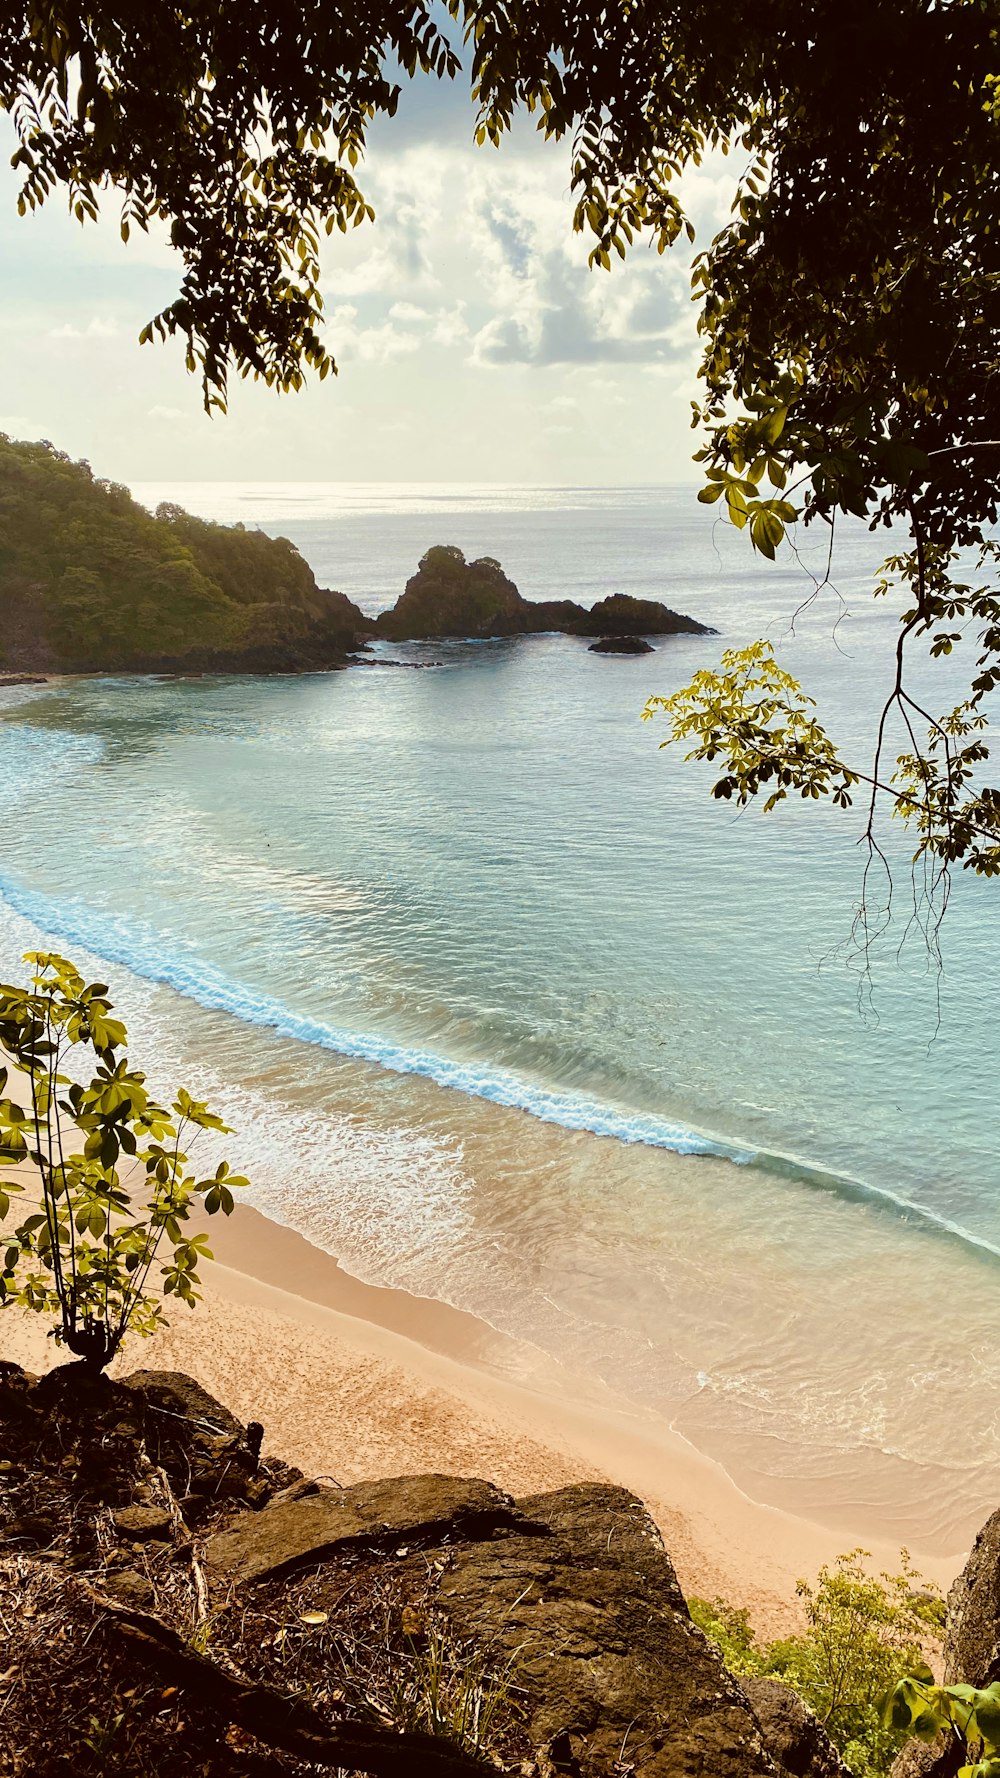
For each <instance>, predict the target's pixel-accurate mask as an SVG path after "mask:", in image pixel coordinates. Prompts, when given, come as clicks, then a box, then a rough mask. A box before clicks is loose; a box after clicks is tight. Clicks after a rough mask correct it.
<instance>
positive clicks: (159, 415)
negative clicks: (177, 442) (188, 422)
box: [149, 402, 187, 420]
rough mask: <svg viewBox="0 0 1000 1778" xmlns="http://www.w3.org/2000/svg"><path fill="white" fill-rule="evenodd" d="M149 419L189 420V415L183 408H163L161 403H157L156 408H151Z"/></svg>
mask: <svg viewBox="0 0 1000 1778" xmlns="http://www.w3.org/2000/svg"><path fill="white" fill-rule="evenodd" d="M149 417H150V419H151V420H185V419H187V415H186V414H185V412H184V409H183V408H181V407H162V406H161V405H160V403H159V402H157V404H156V406H155V407H151V408H150V410H149Z"/></svg>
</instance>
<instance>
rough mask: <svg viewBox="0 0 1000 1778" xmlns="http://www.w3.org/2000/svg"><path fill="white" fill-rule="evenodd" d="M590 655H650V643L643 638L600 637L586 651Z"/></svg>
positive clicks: (651, 646)
mask: <svg viewBox="0 0 1000 1778" xmlns="http://www.w3.org/2000/svg"><path fill="white" fill-rule="evenodd" d="M588 652H589V653H590V654H652V653H653V652H654V650H653V645H652V643H651V642H647V641H646V639H645V637H643V636H602V637H601V640H600V641H599V642H592V643H591V644H590V648H589V650H588Z"/></svg>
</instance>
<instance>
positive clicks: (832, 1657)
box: [689, 1550, 944, 1778]
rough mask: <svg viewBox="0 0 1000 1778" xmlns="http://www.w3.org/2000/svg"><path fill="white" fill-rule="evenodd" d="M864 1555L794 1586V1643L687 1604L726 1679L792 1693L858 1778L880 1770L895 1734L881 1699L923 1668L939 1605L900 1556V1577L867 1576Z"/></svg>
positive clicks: (873, 1777)
mask: <svg viewBox="0 0 1000 1778" xmlns="http://www.w3.org/2000/svg"><path fill="white" fill-rule="evenodd" d="M867 1554H868V1552H867V1551H866V1550H851V1551H850V1553H849V1554H847V1555H843V1556H839V1557H838V1558H837V1561H836V1563H835V1565H834V1566H833V1567H823V1568H821V1569H820V1572H819V1576H818V1578H817V1580H816V1583H815V1585H814V1586H813V1585H810V1584H809V1582H807V1581H799V1583H798V1586H797V1588H796V1591H797V1593H798V1595H799V1597H800V1598H801V1599H802V1600H803V1602H804V1605H805V1616H806V1623H807V1628H806V1630H805V1632H804V1634H802V1635H800V1636H787V1637H784V1638H782V1639H781V1640H780V1641H777V1642H770V1643H760V1642H759V1641H758V1640H757V1637H756V1635H755V1633H754V1631H753V1629H752V1627H751V1625H750V1621H749V1616H748V1614H747V1612H745V1611H742V1610H738V1609H736V1608H735V1607H733V1606H731V1605H727V1604H726V1603H725V1602H724V1601H722V1600H719V1599H716V1600H713V1601H712V1602H709V1601H707V1600H705V1599H692V1600H690V1601H689V1605H690V1610H691V1616H692V1618H693V1619H694V1621H695V1623H696V1624H698V1626H699V1627H700V1628H701V1629H702V1630H704V1632H705V1634H706V1635H707V1636H710V1637H711V1638H712V1640H713V1641H714V1642H716V1643H717V1644H718V1646H719V1648H720V1649H721V1651H722V1655H723V1659H724V1660H725V1662H726V1665H727V1666H728V1667H729V1668H730V1669H731V1671H732V1672H733V1673H736V1674H737V1675H739V1674H748V1675H749V1674H755V1675H761V1676H765V1677H767V1678H770V1679H780V1680H783V1681H784V1683H785V1684H786V1685H790V1686H791V1687H792V1688H793V1689H794V1690H795V1691H797V1692H798V1693H799V1694H800V1696H801V1697H802V1698H804V1699H805V1701H806V1703H807V1704H808V1705H809V1706H810V1708H811V1709H812V1710H814V1711H815V1712H816V1715H817V1716H818V1717H819V1720H820V1722H821V1723H822V1724H823V1726H824V1728H825V1729H826V1731H827V1733H828V1735H829V1736H830V1739H831V1740H832V1741H833V1743H834V1745H835V1746H836V1747H837V1748H838V1750H839V1751H840V1754H841V1756H842V1757H843V1759H844V1762H845V1764H846V1765H848V1766H849V1767H850V1768H851V1771H852V1772H855V1773H857V1774H858V1778H877V1775H878V1774H881V1773H883V1772H886V1771H888V1769H889V1767H890V1766H891V1764H892V1762H893V1759H894V1758H895V1756H896V1753H897V1752H898V1750H899V1748H900V1746H901V1745H902V1742H903V1740H904V1739H905V1734H904V1732H903V1731H902V1730H901V1729H900V1728H899V1727H898V1726H895V1725H894V1724H893V1723H892V1722H891V1721H888V1722H887V1721H885V1720H884V1718H883V1712H882V1700H883V1699H884V1697H885V1695H886V1693H887V1692H890V1691H891V1690H892V1688H893V1687H894V1686H895V1685H896V1684H897V1683H898V1681H899V1680H900V1679H902V1678H903V1676H904V1675H905V1674H907V1673H909V1672H911V1671H912V1670H913V1669H914V1668H915V1667H916V1668H921V1669H922V1668H924V1667H925V1657H924V1651H925V1648H926V1645H927V1643H928V1642H929V1641H931V1640H934V1641H936V1640H939V1639H940V1635H941V1626H942V1623H943V1617H944V1602H943V1600H941V1599H940V1598H939V1597H938V1595H937V1591H936V1589H934V1588H932V1587H928V1586H927V1585H926V1584H925V1583H924V1582H923V1581H922V1580H921V1578H920V1576H919V1575H917V1574H916V1573H915V1571H914V1570H913V1569H912V1568H911V1566H910V1561H909V1557H908V1555H907V1553H906V1551H905V1550H904V1551H902V1553H901V1569H902V1572H901V1573H899V1574H881V1575H879V1576H877V1577H876V1576H874V1575H871V1574H869V1573H868V1571H867V1570H866V1569H865V1567H864V1566H863V1558H864V1557H865V1556H866V1555H867Z"/></svg>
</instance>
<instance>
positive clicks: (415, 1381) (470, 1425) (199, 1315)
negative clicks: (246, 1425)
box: [0, 1205, 963, 1634]
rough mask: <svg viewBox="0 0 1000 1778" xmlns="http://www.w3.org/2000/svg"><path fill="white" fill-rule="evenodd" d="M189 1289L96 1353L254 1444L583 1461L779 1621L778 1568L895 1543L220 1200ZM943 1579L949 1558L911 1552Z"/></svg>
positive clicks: (696, 1576) (685, 1571)
mask: <svg viewBox="0 0 1000 1778" xmlns="http://www.w3.org/2000/svg"><path fill="white" fill-rule="evenodd" d="M211 1233H212V1238H213V1245H214V1249H215V1252H216V1256H217V1263H215V1264H213V1265H208V1266H206V1267H205V1268H204V1272H205V1277H204V1301H203V1303H202V1304H201V1305H200V1306H199V1308H198V1309H197V1310H196V1311H195V1312H189V1311H187V1310H184V1309H182V1308H180V1307H178V1308H176V1309H174V1310H173V1311H172V1324H171V1326H170V1327H169V1328H167V1329H164V1330H163V1331H161V1332H160V1333H159V1334H157V1335H156V1336H155V1338H153V1339H152V1340H150V1341H142V1340H133V1341H132V1342H131V1343H130V1344H129V1346H128V1347H127V1348H126V1350H125V1352H124V1354H123V1355H122V1357H121V1359H120V1360H119V1361H118V1364H117V1366H116V1370H117V1371H118V1372H119V1373H120V1374H127V1373H128V1372H129V1371H131V1370H135V1369H139V1368H151V1367H157V1368H162V1369H177V1370H183V1371H186V1372H188V1373H189V1374H191V1375H193V1376H195V1377H197V1378H198V1380H199V1381H200V1382H201V1383H203V1384H204V1385H205V1387H206V1388H208V1389H209V1390H211V1391H212V1393H213V1394H214V1395H216V1396H217V1397H218V1398H219V1399H220V1400H222V1401H224V1402H225V1403H226V1404H227V1405H228V1406H229V1407H230V1408H232V1409H233V1411H234V1412H235V1413H237V1414H238V1415H240V1416H241V1417H242V1418H244V1419H258V1420H261V1421H262V1422H263V1423H264V1426H265V1429H266V1437H265V1449H268V1450H271V1451H273V1452H275V1453H276V1454H280V1455H281V1456H282V1457H284V1458H285V1459H287V1460H288V1461H290V1462H293V1463H295V1464H297V1465H299V1466H300V1467H301V1468H302V1469H303V1470H305V1471H306V1472H308V1473H309V1474H311V1475H317V1476H323V1475H326V1476H331V1477H333V1478H335V1479H336V1480H337V1481H339V1482H342V1483H345V1484H347V1483H351V1482H355V1481H360V1480H362V1479H364V1478H366V1477H371V1476H376V1475H392V1474H413V1473H415V1472H418V1471H424V1470H433V1471H438V1472H442V1473H450V1474H454V1475H482V1476H486V1477H488V1478H489V1479H491V1480H493V1481H495V1482H497V1483H498V1484H499V1485H500V1486H502V1487H504V1488H507V1489H509V1490H510V1491H511V1492H512V1493H515V1494H523V1493H527V1492H532V1491H537V1490H541V1489H546V1488H557V1487H561V1486H563V1485H565V1484H566V1483H568V1482H572V1481H579V1480H584V1479H587V1478H593V1477H602V1478H607V1479H611V1480H613V1481H615V1482H619V1483H621V1484H623V1485H625V1486H627V1487H630V1488H632V1489H634V1490H635V1492H636V1493H638V1494H639V1495H641V1497H642V1498H643V1499H644V1500H645V1501H646V1503H647V1505H648V1507H649V1509H650V1511H651V1513H652V1515H653V1517H654V1518H655V1520H656V1522H657V1524H658V1525H659V1527H660V1530H661V1532H662V1534H663V1537H664V1540H665V1543H666V1546H667V1549H668V1550H669V1552H670V1554H671V1556H672V1558H673V1560H674V1563H675V1566H676V1568H677V1572H678V1575H679V1577H680V1581H681V1584H682V1586H683V1587H684V1589H685V1591H686V1592H688V1593H689V1594H690V1593H698V1594H701V1595H707V1596H709V1597H712V1596H715V1595H719V1596H722V1597H724V1598H726V1599H728V1600H730V1601H732V1602H733V1603H736V1604H740V1605H745V1606H747V1607H749V1608H750V1610H751V1612H752V1615H753V1618H754V1621H755V1622H756V1623H757V1625H758V1627H759V1628H760V1629H761V1630H762V1631H763V1632H765V1633H771V1634H774V1633H780V1632H782V1631H783V1630H785V1629H787V1628H789V1627H791V1626H792V1624H793V1623H795V1622H797V1605H796V1601H795V1582H796V1579H797V1578H798V1577H800V1576H809V1577H811V1576H814V1575H815V1573H816V1571H817V1569H818V1568H819V1566H820V1565H821V1564H822V1563H823V1562H828V1561H831V1560H832V1559H833V1558H835V1557H836V1555H837V1554H838V1553H840V1552H841V1551H843V1550H846V1549H849V1548H851V1547H852V1546H853V1545H855V1544H863V1545H864V1547H865V1548H866V1549H868V1550H870V1551H871V1555H872V1562H873V1565H874V1566H876V1567H879V1568H882V1567H887V1568H892V1569H895V1567H896V1566H897V1559H898V1553H899V1552H898V1546H896V1545H893V1544H889V1543H887V1542H886V1541H885V1540H884V1539H874V1538H872V1537H871V1536H869V1535H868V1534H867V1532H866V1528H865V1526H864V1525H859V1526H858V1527H857V1534H856V1536H854V1537H851V1536H845V1534H844V1531H843V1529H842V1528H840V1527H838V1528H837V1529H832V1528H830V1527H827V1526H824V1525H823V1524H821V1523H817V1522H813V1521H810V1520H808V1519H806V1518H799V1517H796V1516H795V1515H794V1514H792V1513H789V1512H784V1511H778V1510H776V1509H774V1508H771V1507H767V1506H762V1505H759V1504H757V1503H756V1502H754V1501H752V1500H750V1499H748V1498H747V1496H746V1495H745V1494H743V1493H741V1492H740V1490H739V1489H738V1488H737V1487H736V1486H735V1484H734V1483H733V1482H732V1480H731V1479H730V1478H729V1476H728V1475H727V1474H726V1473H725V1471H724V1469H723V1468H722V1467H721V1466H720V1465H719V1464H717V1463H715V1462H713V1461H711V1460H710V1459H708V1458H706V1457H705V1456H703V1455H702V1454H701V1453H699V1452H698V1451H696V1450H695V1449H694V1448H693V1447H692V1446H691V1445H690V1444H689V1443H688V1442H687V1441H685V1440H684V1439H682V1438H681V1437H680V1436H678V1435H677V1434H675V1433H672V1432H671V1431H670V1430H669V1429H668V1428H666V1427H665V1426H664V1425H663V1423H662V1422H659V1421H657V1420H656V1419H655V1417H654V1416H652V1415H649V1416H645V1415H643V1414H641V1413H638V1412H634V1411H630V1410H628V1409H626V1408H625V1407H624V1406H623V1405H622V1404H621V1403H620V1402H617V1401H616V1400H615V1399H614V1398H613V1397H612V1396H611V1395H610V1393H609V1392H605V1391H603V1390H602V1389H601V1388H600V1387H598V1386H595V1385H593V1384H591V1385H587V1386H583V1385H581V1382H580V1380H579V1379H576V1378H569V1377H566V1376H563V1375H561V1374H560V1373H559V1371H558V1369H557V1367H556V1366H554V1365H552V1364H546V1363H542V1362H541V1361H540V1358H539V1355H538V1354H537V1353H535V1352H534V1351H531V1350H521V1349H518V1347H517V1346H516V1344H515V1343H514V1342H512V1341H509V1340H505V1339H503V1338H501V1337H500V1336H498V1335H497V1334H495V1333H494V1332H493V1330H492V1329H490V1328H488V1327H486V1326H485V1325H484V1324H483V1323H481V1322H479V1321H477V1320H476V1318H475V1317H473V1316H471V1315H467V1314H464V1313H461V1312H459V1311H456V1310H454V1309H451V1308H449V1307H447V1306H446V1305H443V1304H437V1303H432V1302H429V1301H426V1300H424V1299H419V1298H416V1297H413V1296H410V1295H408V1294H407V1293H406V1292H403V1291H394V1290H386V1289H378V1288H373V1287H371V1286H368V1285H364V1284H361V1283H359V1282H358V1281H357V1280H355V1279H354V1278H352V1277H350V1276H349V1275H348V1274H347V1273H345V1272H344V1271H343V1269H342V1268H341V1267H340V1266H339V1265H338V1264H337V1262H336V1261H335V1260H334V1259H332V1258H331V1257H330V1256H328V1255H326V1254H324V1253H322V1252H320V1251H319V1250H318V1249H316V1248H315V1247H312V1246H310V1244H309V1243H308V1242H306V1241H305V1240H303V1239H302V1237H301V1236H299V1235H297V1234H294V1233H293V1232H291V1231H289V1230H287V1229H284V1228H281V1227H279V1226H278V1225H276V1224H274V1223H272V1222H270V1221H269V1220H267V1219H266V1218H265V1217H263V1216H261V1215H260V1214H259V1213H258V1212H257V1211H255V1210H253V1209H252V1208H249V1207H247V1206H244V1205H240V1206H239V1207H238V1208H237V1210H236V1212H235V1213H234V1215H233V1216H232V1218H230V1219H229V1221H228V1222H227V1223H223V1220H222V1218H215V1219H213V1221H212V1224H211ZM0 1353H2V1356H3V1357H4V1358H7V1359H12V1360H15V1361H17V1362H19V1363H22V1364H24V1365H25V1366H27V1367H28V1368H29V1369H32V1370H36V1371H38V1370H42V1369H45V1368H48V1366H49V1365H51V1364H52V1363H53V1362H60V1361H61V1360H60V1354H59V1352H58V1349H57V1348H55V1346H54V1345H53V1343H52V1342H51V1341H47V1340H46V1338H45V1332H44V1325H43V1324H42V1322H41V1321H40V1320H38V1321H36V1320H35V1319H34V1318H30V1319H29V1318H27V1317H23V1316H20V1315H15V1314H11V1313H8V1314H6V1315H5V1316H4V1317H3V1320H2V1322H0ZM911 1555H912V1557H913V1559H914V1560H915V1562H916V1563H917V1565H918V1567H919V1568H920V1569H921V1570H922V1571H923V1572H924V1573H925V1574H927V1575H929V1576H931V1577H932V1578H933V1579H934V1580H935V1581H936V1582H938V1583H939V1584H941V1585H942V1586H947V1585H948V1584H949V1582H950V1581H951V1579H952V1578H953V1575H954V1573H956V1572H957V1570H958V1569H959V1567H960V1566H961V1563H962V1560H963V1552H961V1551H956V1552H955V1554H954V1556H953V1557H950V1558H948V1559H946V1560H942V1559H941V1558H940V1557H930V1556H924V1555H923V1554H922V1553H921V1552H920V1551H919V1550H911Z"/></svg>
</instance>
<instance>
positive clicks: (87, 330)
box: [49, 315, 119, 340]
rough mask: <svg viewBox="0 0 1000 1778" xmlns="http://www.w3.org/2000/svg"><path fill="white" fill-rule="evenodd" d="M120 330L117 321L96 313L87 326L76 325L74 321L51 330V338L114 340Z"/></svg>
mask: <svg viewBox="0 0 1000 1778" xmlns="http://www.w3.org/2000/svg"><path fill="white" fill-rule="evenodd" d="M118 332H119V327H118V323H117V321H112V320H105V319H104V317H103V316H101V315H94V316H92V318H91V319H90V320H89V321H88V322H87V325H86V327H76V326H74V324H73V322H72V321H66V322H64V324H63V326H62V327H53V328H51V329H50V330H49V338H50V339H53V340H113V339H115V338H116V336H117V334H118Z"/></svg>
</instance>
